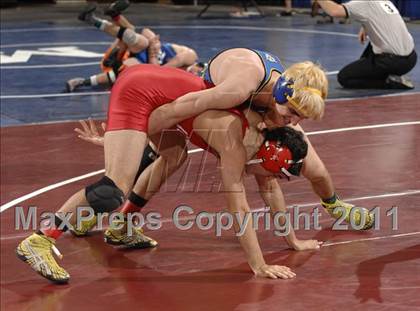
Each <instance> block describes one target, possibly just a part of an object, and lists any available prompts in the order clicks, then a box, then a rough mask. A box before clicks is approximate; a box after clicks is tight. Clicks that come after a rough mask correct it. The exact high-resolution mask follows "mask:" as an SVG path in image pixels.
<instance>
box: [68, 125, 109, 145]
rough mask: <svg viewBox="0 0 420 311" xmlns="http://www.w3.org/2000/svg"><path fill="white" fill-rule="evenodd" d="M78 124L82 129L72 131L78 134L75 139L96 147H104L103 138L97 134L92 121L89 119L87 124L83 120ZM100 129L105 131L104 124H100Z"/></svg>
mask: <svg viewBox="0 0 420 311" xmlns="http://www.w3.org/2000/svg"><path fill="white" fill-rule="evenodd" d="M79 123H80V125H81V126H82V128H83V129H79V128H75V129H74V131H75V132H76V133H78V134H79V135H78V136H77V137H79V138H80V139H82V140H84V141H87V142H89V143H92V144H95V145H98V146H103V145H104V137H103V135H101V134H99V131H98V128H97V126H96V124H95V122H94V121H93V120H92V119H89V120H88V122H86V121H85V120H80V121H79ZM101 127H102V130H103V131H105V128H106V124H105V123H104V122H102V123H101Z"/></svg>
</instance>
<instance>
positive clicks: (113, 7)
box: [104, 0, 130, 18]
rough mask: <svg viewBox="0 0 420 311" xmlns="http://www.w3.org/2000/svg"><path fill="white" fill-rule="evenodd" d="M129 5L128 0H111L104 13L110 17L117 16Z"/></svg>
mask: <svg viewBox="0 0 420 311" xmlns="http://www.w3.org/2000/svg"><path fill="white" fill-rule="evenodd" d="M129 6H130V1H128V0H117V1H115V2H112V3H111V4H110V5H109V6H108V7H107V8H106V9H105V10H104V14H105V15H108V16H111V17H112V18H114V17H116V16H118V15H120V14H121V12H123V11H124V10H125V9H127V8H128V7H129Z"/></svg>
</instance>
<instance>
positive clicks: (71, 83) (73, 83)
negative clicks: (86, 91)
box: [66, 78, 85, 93]
mask: <svg viewBox="0 0 420 311" xmlns="http://www.w3.org/2000/svg"><path fill="white" fill-rule="evenodd" d="M84 84H85V79H83V78H74V79H70V80H68V81H67V82H66V91H67V92H68V93H71V92H74V91H75V90H76V89H78V88H79V87H81V86H83V85H84Z"/></svg>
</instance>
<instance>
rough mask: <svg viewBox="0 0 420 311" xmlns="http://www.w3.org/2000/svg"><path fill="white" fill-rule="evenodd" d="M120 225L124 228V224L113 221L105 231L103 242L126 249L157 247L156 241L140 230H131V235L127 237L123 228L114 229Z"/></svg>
mask: <svg viewBox="0 0 420 311" xmlns="http://www.w3.org/2000/svg"><path fill="white" fill-rule="evenodd" d="M121 225H123V226H124V227H125V225H126V222H121V221H114V222H113V223H112V225H111V226H110V227H109V228H108V229H107V230H106V231H105V234H104V240H105V242H106V243H108V244H111V245H119V246H126V247H128V248H150V247H156V246H157V245H158V243H157V241H155V240H153V239H152V238H149V237H148V236H146V235H145V234H144V233H143V230H142V229H138V228H136V229H133V230H132V232H131V234H130V235H128V234H127V230H126V229H125V228H124V229H116V228H118V226H121Z"/></svg>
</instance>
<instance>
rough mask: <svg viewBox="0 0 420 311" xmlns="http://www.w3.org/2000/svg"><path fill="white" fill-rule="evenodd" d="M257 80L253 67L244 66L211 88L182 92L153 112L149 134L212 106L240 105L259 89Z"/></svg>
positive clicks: (215, 107)
mask: <svg viewBox="0 0 420 311" xmlns="http://www.w3.org/2000/svg"><path fill="white" fill-rule="evenodd" d="M244 77H246V78H244ZM257 80H258V79H256V78H255V75H254V76H252V71H251V70H250V71H249V72H247V71H246V70H244V71H242V72H241V73H235V74H232V77H231V78H229V79H227V80H225V81H223V82H222V83H221V84H219V85H216V86H215V87H213V88H211V89H207V90H203V91H198V92H192V93H188V94H186V95H184V96H181V97H180V98H178V99H176V100H175V101H173V102H172V103H169V104H166V105H163V106H161V107H159V108H158V109H155V110H154V111H153V112H152V114H151V115H150V117H149V134H151V135H153V134H156V133H159V132H160V131H162V130H163V129H165V128H171V127H172V126H174V125H175V124H177V123H179V122H181V121H182V120H185V119H188V118H190V117H193V116H196V115H199V114H200V113H202V112H204V111H206V110H209V109H228V108H232V107H235V106H238V105H240V104H242V103H243V102H244V101H245V100H247V99H248V98H249V96H250V95H251V94H252V92H253V91H254V90H255V85H256V84H257ZM257 85H258V84H257Z"/></svg>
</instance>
